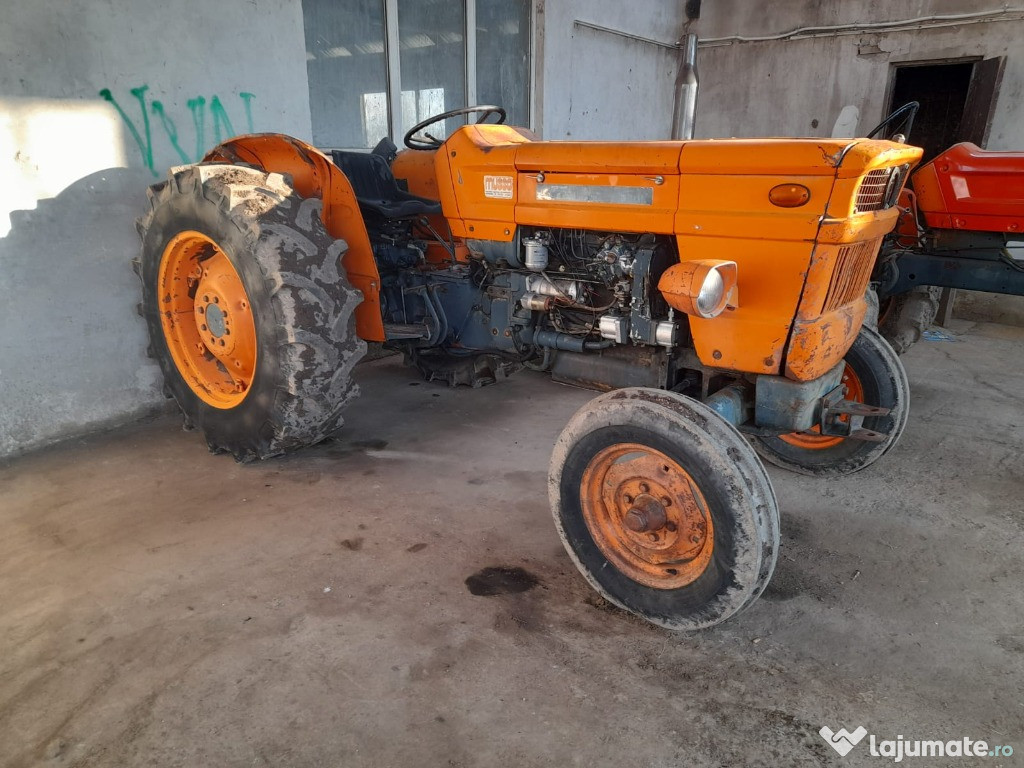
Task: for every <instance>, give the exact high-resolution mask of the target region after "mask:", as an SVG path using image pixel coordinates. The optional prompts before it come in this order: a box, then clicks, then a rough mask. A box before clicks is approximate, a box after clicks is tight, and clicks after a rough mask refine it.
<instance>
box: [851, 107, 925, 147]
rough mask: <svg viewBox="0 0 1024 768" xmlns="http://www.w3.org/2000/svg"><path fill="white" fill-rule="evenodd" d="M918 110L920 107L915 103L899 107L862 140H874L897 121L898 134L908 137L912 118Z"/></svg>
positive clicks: (912, 123)
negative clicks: (898, 121)
mask: <svg viewBox="0 0 1024 768" xmlns="http://www.w3.org/2000/svg"><path fill="white" fill-rule="evenodd" d="M920 108H921V105H920V104H919V103H918V102H916V101H908V102H907V103H906V104H904V105H903V106H902V107H900V108H899V109H897V110H896V111H895V112H893V113H892V114H891V115H889V116H888V117H887V118H885V120H883V121H882V122H880V123H879V124H878V125H876V126H875V127H874V128H872V129H871V130H870V131H869V132H868V135H867V136H865V137H864V138H866V139H873V138H875V136H876V135H878V134H879V133H881V132H882V131H883V130H885V129H886V128H887V127H888V126H889V125H891V124H892V123H895V122H896V121H897V120H900V123H899V127H900V129H901V130H900V132H901V133H902V134H903V135H904V136H909V135H910V129H911V127H912V126H913V125H914V117H916V116H917V110H919V109H920ZM901 118H902V119H901ZM894 133H895V132H894ZM890 135H892V134H890Z"/></svg>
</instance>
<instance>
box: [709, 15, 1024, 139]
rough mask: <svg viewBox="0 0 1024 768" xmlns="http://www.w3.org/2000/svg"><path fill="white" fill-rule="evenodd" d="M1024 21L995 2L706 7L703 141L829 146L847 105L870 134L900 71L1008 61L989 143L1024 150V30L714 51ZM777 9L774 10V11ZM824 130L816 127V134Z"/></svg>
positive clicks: (996, 27) (978, 29)
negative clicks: (790, 140)
mask: <svg viewBox="0 0 1024 768" xmlns="http://www.w3.org/2000/svg"><path fill="white" fill-rule="evenodd" d="M1007 8H1009V9H1010V10H1011V11H1012V10H1013V9H1014V8H1016V9H1017V11H1024V2H1019V3H1009V4H1004V3H1000V2H996V1H995V0H908V1H907V2H900V3H893V2H885V1H884V0H842V2H837V1H836V0H830V1H825V0H796V1H794V2H789V3H774V4H771V5H766V4H764V3H751V2H746V0H714V2H706V3H704V10H703V13H702V15H701V19H700V21H699V22H697V24H696V25H695V27H694V30H695V31H696V32H698V33H699V34H700V36H701V38H702V41H704V43H705V44H704V45H702V47H701V48H700V50H699V53H698V65H699V70H700V78H701V82H700V100H699V103H698V109H697V135H698V136H704V137H720V136H828V135H830V134H831V131H832V126H833V124H834V123H835V120H836V118H837V117H838V116H839V112H840V110H841V109H842V108H843V106H844V105H847V104H851V105H854V106H856V107H857V108H858V109H859V110H860V124H859V126H858V128H859V130H860V131H861V132H863V131H867V130H869V129H870V128H871V127H873V126H874V125H875V124H876V123H878V122H879V121H880V120H881V119H882V117H883V116H884V115H883V112H884V111H885V109H886V107H887V104H886V94H887V87H888V84H889V78H890V72H891V65H893V64H900V63H905V62H910V61H927V60H937V59H938V60H941V59H948V58H959V57H966V56H980V57H985V58H988V57H994V56H1005V57H1006V66H1005V69H1004V73H1003V81H1002V86H1001V88H1000V91H999V96H998V99H997V102H996V110H995V115H994V117H993V122H992V129H991V133H990V135H989V142H988V148H989V149H1024V98H1022V95H1024V44H1022V42H1021V41H1022V39H1024V20H1020V17H1021V16H1022V15H1024V14H1022V13H1008V14H1006V15H1005V17H1004V19H1005V20H1000V21H989V22H986V23H971V22H970V21H969V20H962V21H953V20H951V21H949V22H948V23H949V24H950V25H949V26H944V27H939V28H920V29H909V30H906V31H899V32H873V31H863V32H858V33H856V34H842V35H837V34H835V33H830V34H829V33H826V34H825V36H822V37H816V38H812V39H801V40H780V41H768V42H749V43H743V42H734V43H730V44H726V45H714V44H708V43H710V41H712V40H713V39H714V38H722V37H731V36H737V35H738V36H742V37H764V36H770V35H774V34H779V33H783V32H788V31H790V30H795V29H799V28H806V27H820V26H837V25H845V26H850V27H857V26H858V25H861V24H864V23H871V24H878V23H879V22H887V21H901V20H906V19H916V18H922V17H929V16H949V15H957V14H977V13H980V12H984V11H998V10H1005V9H1007ZM769 9H770V10H769ZM812 121H817V125H816V126H815V125H812Z"/></svg>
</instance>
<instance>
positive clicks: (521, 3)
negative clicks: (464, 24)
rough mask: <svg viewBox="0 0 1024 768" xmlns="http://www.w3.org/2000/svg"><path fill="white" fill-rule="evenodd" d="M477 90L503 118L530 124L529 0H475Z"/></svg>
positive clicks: (512, 121) (516, 123)
mask: <svg viewBox="0 0 1024 768" xmlns="http://www.w3.org/2000/svg"><path fill="white" fill-rule="evenodd" d="M476 92H477V101H478V102H480V103H481V104H497V105H498V106H499V107H504V108H505V111H506V112H508V120H507V121H506V122H508V123H510V124H512V125H520V126H524V127H527V126H529V125H530V2H529V0H476Z"/></svg>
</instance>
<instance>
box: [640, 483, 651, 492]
mask: <svg viewBox="0 0 1024 768" xmlns="http://www.w3.org/2000/svg"><path fill="white" fill-rule="evenodd" d="M649 490H651V486H649V485H648V484H647V483H640V493H647V492H648V491H649Z"/></svg>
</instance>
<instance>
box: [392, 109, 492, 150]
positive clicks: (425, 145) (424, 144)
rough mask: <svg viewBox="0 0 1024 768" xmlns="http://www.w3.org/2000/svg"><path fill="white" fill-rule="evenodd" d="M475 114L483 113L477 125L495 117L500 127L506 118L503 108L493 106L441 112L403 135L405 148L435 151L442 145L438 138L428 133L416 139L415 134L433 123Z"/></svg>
mask: <svg viewBox="0 0 1024 768" xmlns="http://www.w3.org/2000/svg"><path fill="white" fill-rule="evenodd" d="M475 112H482V113H483V117H481V118H480V119H479V120H477V122H478V123H485V122H487V118H488V117H490V116H491V115H497V116H498V119H497V120H496V121H495V125H501V124H502V123H504V122H505V118H506V117H507V115H506V114H505V110H504V108H503V107H496V106H494V105H493V104H484V105H482V106H478V107H463V108H462V109H450V110H448V111H447V112H442V113H441V114H440V115H434V116H433V117H428V118H427V119H426V120H424V121H423V122H422V123H417V124H416V125H414V126H413V127H412V128H410V129H409V132H408V133H407V134H405V139H404V141H405V146H407V147H408V148H409V149H422V150H431V149H437V148H438V147H440V146H441V145H442V144H444V142H443V141H441V140H440V139H438V138H435V137H434V136H431V135H430V134H429V133H424V134H423V135H424V136H426V137H427V138H426V139H420V138H417V137H416V134H417V133H419V132H420V131H423V130H424V129H426V128H429V127H430V126H432V125H433V124H434V123H440V122H441V121H443V120H447V119H448V118H450V117H460V116H461V115H471V114H473V113H475Z"/></svg>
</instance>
